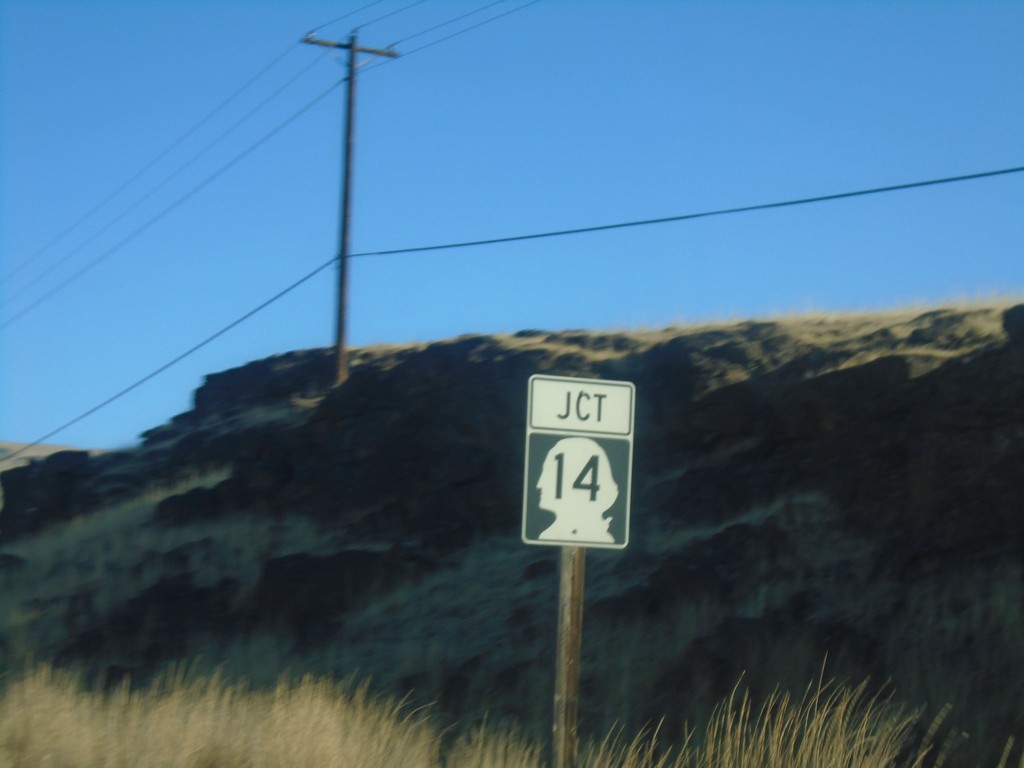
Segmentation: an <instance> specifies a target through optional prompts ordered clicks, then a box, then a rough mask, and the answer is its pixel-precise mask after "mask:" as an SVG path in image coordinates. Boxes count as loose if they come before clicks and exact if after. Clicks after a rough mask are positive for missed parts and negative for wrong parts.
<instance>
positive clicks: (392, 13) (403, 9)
mask: <svg viewBox="0 0 1024 768" xmlns="http://www.w3.org/2000/svg"><path fill="white" fill-rule="evenodd" d="M425 2H427V0H415V1H414V2H412V3H409V4H408V5H405V6H402V7H401V8H398V9H397V10H394V11H389V12H388V13H385V14H383V15H381V16H378V17H377V18H375V19H371V20H370V21H366V22H363V23H362V24H360V25H359V26H358V27H356V28H357V29H366V28H367V27H368V26H370V25H371V24H376V23H377V22H378V21H384V19H390V18H391V17H392V16H397V15H398V14H400V13H405V12H406V11H408V10H409V9H410V8H415V7H416V6H417V5H422V4H423V3H425Z"/></svg>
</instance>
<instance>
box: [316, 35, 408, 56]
mask: <svg viewBox="0 0 1024 768" xmlns="http://www.w3.org/2000/svg"><path fill="white" fill-rule="evenodd" d="M301 42H303V43H309V44H310V45H322V46H324V47H325V48H344V49H346V50H352V51H355V52H356V53H372V54H373V55H374V56H387V57H388V58H391V59H397V58H398V57H399V56H401V54H400V53H399V52H398V51H393V50H391V49H390V48H364V47H363V46H361V45H356V46H353V45H352V43H336V42H334V41H333V40H321V39H320V38H319V37H313V35H306V36H305V37H303V38H302V41H301Z"/></svg>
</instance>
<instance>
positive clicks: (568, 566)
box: [552, 547, 587, 768]
mask: <svg viewBox="0 0 1024 768" xmlns="http://www.w3.org/2000/svg"><path fill="white" fill-rule="evenodd" d="M586 552H587V550H586V549H585V548H584V547H562V556H561V563H560V566H559V589H558V651H557V654H558V655H557V659H556V662H555V717H554V724H553V726H552V737H553V743H552V752H553V755H554V763H553V765H554V768H575V766H576V751H577V747H578V737H577V734H576V730H577V716H578V712H579V702H580V648H581V646H582V643H583V579H584V572H585V568H584V566H585V564H586Z"/></svg>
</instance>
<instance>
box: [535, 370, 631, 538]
mask: <svg viewBox="0 0 1024 768" xmlns="http://www.w3.org/2000/svg"><path fill="white" fill-rule="evenodd" d="M635 400H636V389H635V387H634V386H633V384H632V382H628V381H601V380H597V379H574V378H569V377H565V376H541V375H537V376H531V377H530V384H529V397H528V404H527V408H526V473H525V481H524V483H523V541H524V542H525V543H527V544H541V545H551V546H558V547H563V546H573V547H602V548H605V549H624V548H625V547H626V545H627V544H628V543H629V499H630V488H631V480H632V468H633V412H634V403H635Z"/></svg>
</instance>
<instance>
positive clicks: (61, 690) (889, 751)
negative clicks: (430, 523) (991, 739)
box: [0, 666, 1024, 768]
mask: <svg viewBox="0 0 1024 768" xmlns="http://www.w3.org/2000/svg"><path fill="white" fill-rule="evenodd" d="M367 690H368V688H367V686H366V685H365V684H363V685H353V684H351V683H337V682H334V681H331V680H327V679H314V678H312V677H305V678H303V679H301V680H299V681H292V682H288V681H284V680H282V681H280V682H279V683H278V684H277V685H276V686H275V687H273V688H271V689H264V690H256V689H250V688H248V687H247V686H245V685H242V684H228V683H226V682H225V681H224V680H223V679H222V678H220V677H219V676H216V675H215V676H213V677H209V678H192V679H190V678H189V676H188V675H185V674H181V673H177V674H171V675H168V676H166V677H164V678H163V679H161V680H159V681H157V682H155V683H154V684H152V685H151V686H150V687H149V688H147V689H145V690H141V691H135V690H132V689H131V688H130V687H129V686H127V685H125V686H121V687H119V688H116V689H114V690H110V691H102V690H97V691H89V690H84V689H83V688H82V682H81V679H80V678H78V677H76V676H75V675H73V674H70V673H67V672H58V671H54V670H53V669H51V668H49V667H45V666H44V667H39V668H37V669H34V670H32V671H30V672H28V673H26V674H25V675H24V676H23V677H21V678H20V679H18V680H15V681H9V682H8V684H7V686H6V690H5V691H4V693H3V696H2V698H0V768H35V767H36V766H48V767H51V768H72V767H73V768H271V767H272V768H292V767H294V768H320V767H323V768H327V767H328V766H339V767H341V766H344V768H362V767H363V766H365V767H366V768H388V767H389V766H394V767H395V768H435V767H436V768H442V766H444V767H445V768H539V767H540V766H542V765H545V761H544V757H543V754H544V748H543V747H542V746H540V745H538V744H535V743H531V742H529V741H528V740H526V739H524V738H523V737H521V736H519V735H518V734H517V733H516V732H515V731H514V730H509V729H507V728H491V727H489V726H487V725H486V724H484V725H482V726H478V727H476V728H472V729H468V730H467V731H466V732H465V733H464V734H463V735H461V736H459V737H457V738H446V737H445V734H444V733H443V732H442V731H441V730H439V729H438V728H437V727H436V726H434V725H433V724H432V722H431V721H430V719H429V716H428V714H427V713H426V712H424V711H422V710H414V709H411V708H410V707H408V706H407V705H405V704H404V703H403V702H400V701H395V700H393V699H385V698H380V697H373V696H371V695H369V694H368V692H367ZM866 690H867V687H866V685H861V686H858V687H856V688H844V687H832V686H830V685H827V684H826V685H821V684H817V685H813V686H810V687H808V689H807V692H806V693H805V695H804V696H803V698H802V699H801V700H799V701H794V700H793V699H792V698H791V697H790V696H789V695H788V694H784V693H779V694H775V695H773V696H770V697H769V698H768V699H767V700H766V701H765V702H764V704H763V705H761V706H760V707H756V706H755V704H754V703H753V702H752V701H751V699H750V698H749V697H748V696H747V695H738V694H736V693H734V695H733V696H732V697H730V698H729V699H728V700H727V701H725V702H723V703H722V704H721V705H720V706H719V707H718V708H717V710H716V711H715V714H714V716H713V717H712V718H711V721H710V723H709V724H708V726H707V729H706V731H705V732H704V733H702V734H693V733H691V734H690V735H689V736H687V737H686V738H685V739H684V740H683V742H682V743H681V744H677V745H674V746H672V745H670V746H663V745H661V744H659V743H658V733H657V729H655V730H654V731H653V732H642V733H640V734H639V735H638V736H637V737H635V738H634V739H632V740H631V741H627V740H625V739H624V738H623V737H622V733H621V731H617V732H613V733H612V734H611V735H609V736H608V737H607V738H606V739H605V740H604V741H602V742H600V743H592V744H588V745H585V746H584V748H583V750H582V751H581V755H580V761H579V764H580V766H586V767H587V768H833V767H835V768H840V767H842V768H920V767H921V766H924V765H925V764H928V765H936V764H938V763H939V762H941V759H943V757H944V756H943V755H941V750H940V754H939V755H938V758H939V759H938V760H936V756H935V755H934V754H932V753H933V752H934V749H933V748H934V745H933V743H932V739H933V738H934V735H935V732H936V729H935V728H933V729H931V730H930V731H929V732H928V733H926V735H925V736H924V738H923V739H918V740H917V741H916V743H914V742H913V741H912V738H913V737H912V734H913V733H914V731H913V728H914V726H915V725H916V724H917V718H918V716H917V714H916V713H914V712H909V711H908V710H907V709H906V708H905V707H903V706H901V705H899V704H895V703H893V702H891V701H888V700H883V699H879V698H872V697H869V696H867V695H866ZM1013 746H1014V744H1013V742H1012V740H1011V741H1010V742H1009V743H1007V745H1006V749H1005V750H1004V752H1003V755H1002V759H1001V761H1000V763H999V766H998V768H1013V766H1014V764H1013V763H1011V762H1010V760H1011V755H1012V752H1013ZM926 761H927V762H926ZM1019 765H1020V766H1021V767H1022V768H1024V757H1022V758H1021V759H1020V763H1019Z"/></svg>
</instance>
